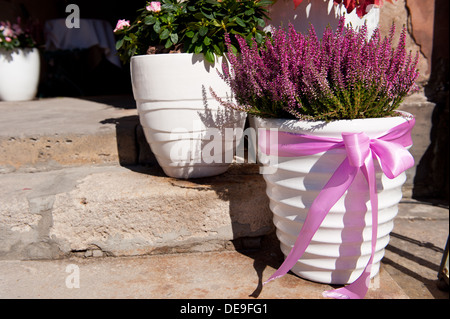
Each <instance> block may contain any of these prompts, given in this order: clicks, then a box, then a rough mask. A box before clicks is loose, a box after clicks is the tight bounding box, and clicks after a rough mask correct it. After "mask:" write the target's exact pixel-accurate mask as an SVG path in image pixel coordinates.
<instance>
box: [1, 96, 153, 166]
mask: <svg viewBox="0 0 450 319" xmlns="http://www.w3.org/2000/svg"><path fill="white" fill-rule="evenodd" d="M0 112H1V113H2V116H1V117H0V173H9V172H14V171H20V172H36V171H45V170H51V169H57V168H61V167H66V166H74V165H91V164H119V163H120V164H123V165H136V164H139V162H141V163H146V162H152V161H153V162H154V158H153V156H151V152H150V151H149V147H148V145H147V143H145V138H144V137H143V135H142V132H141V131H140V129H141V127H140V125H139V118H138V115H137V111H136V107H135V103H134V100H133V97H132V96H110V97H97V98H95V97H92V98H90V99H81V98H67V97H63V98H48V99H41V100H34V101H25V102H0ZM139 143H141V145H140V144H139ZM149 155H150V158H145V156H147V157H148V156H149Z"/></svg>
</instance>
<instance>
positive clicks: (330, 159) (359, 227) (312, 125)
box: [255, 117, 406, 285]
mask: <svg viewBox="0 0 450 319" xmlns="http://www.w3.org/2000/svg"><path fill="white" fill-rule="evenodd" d="M404 121H406V120H405V119H404V118H403V117H391V118H384V119H363V120H352V121H349V120H345V121H334V122H330V123H328V124H325V123H324V122H305V121H295V120H280V119H261V118H255V125H256V126H257V127H258V128H278V129H279V130H281V131H287V132H295V133H302V134H307V135H319V136H324V137H338V138H341V133H342V132H348V133H359V132H365V133H366V134H367V135H368V136H369V137H371V138H374V137H379V136H380V135H381V134H382V133H384V132H386V131H388V130H389V129H390V128H392V127H395V126H397V125H399V124H401V123H403V122H404ZM345 156H346V155H345V150H344V149H335V150H331V151H327V152H324V153H320V154H317V155H311V156H303V157H277V159H275V158H272V156H267V155H265V154H262V153H259V160H260V161H261V162H262V163H263V164H264V165H265V166H270V165H274V164H273V163H276V162H278V165H277V167H276V168H277V169H276V171H275V172H274V173H273V174H265V175H264V179H265V181H266V183H267V195H268V197H269V199H270V208H271V210H272V212H273V214H274V218H273V221H274V224H275V226H276V232H277V236H278V238H279V240H280V245H281V250H282V251H283V253H284V255H285V256H287V255H288V254H289V252H290V250H291V248H292V246H293V245H294V242H295V240H296V238H297V236H298V234H299V232H300V229H301V227H302V225H303V223H304V221H305V218H306V215H307V213H308V209H309V207H310V206H311V203H312V202H313V201H314V199H315V198H316V196H317V195H318V193H319V192H320V190H321V189H322V188H323V187H324V186H325V184H326V182H327V181H328V180H329V179H330V178H331V176H332V174H333V173H334V171H335V170H336V169H337V167H338V166H339V165H340V164H341V162H342V161H343V160H344V158H345ZM375 168H376V172H377V173H376V176H377V192H378V200H379V214H378V221H379V224H378V240H377V244H376V252H375V256H374V261H373V266H372V272H371V277H374V276H375V275H376V274H377V273H378V271H379V268H380V260H381V259H382V258H383V256H384V249H385V247H386V245H387V244H388V242H389V233H390V232H391V230H392V229H393V225H394V222H393V220H394V217H395V216H396V214H397V212H398V205H397V204H398V203H399V201H400V200H401V198H402V185H403V183H404V182H405V180H406V175H405V173H402V174H401V175H400V176H398V177H396V178H394V179H389V178H387V177H386V176H385V175H384V174H383V172H381V170H380V167H379V165H378V163H377V162H376V161H375ZM362 221H364V222H362ZM371 223H372V221H371V206H370V202H369V191H368V189H367V182H366V181H365V179H364V176H363V175H362V173H358V176H357V177H356V178H355V181H354V182H353V184H352V186H351V187H350V188H349V190H348V191H347V192H346V194H344V196H343V197H342V198H341V199H340V200H339V201H338V202H337V203H336V204H335V205H334V206H333V207H332V209H331V210H330V212H329V213H328V214H327V216H326V217H325V219H324V220H323V222H322V224H321V226H320V228H319V229H318V231H317V232H316V233H315V235H314V237H313V238H312V241H311V243H310V245H309V246H308V248H307V250H306V251H305V253H304V254H303V256H302V257H301V258H300V259H299V260H298V262H297V264H296V265H295V266H294V267H293V268H292V269H291V271H292V272H293V273H295V274H297V275H298V276H300V277H302V278H305V279H309V280H312V281H316V282H321V283H327V284H339V285H340V284H347V283H351V282H353V281H354V280H356V279H357V278H358V277H359V276H360V275H361V273H362V271H363V270H364V267H365V266H366V265H367V262H368V260H369V258H370V255H371V229H372V225H371ZM355 238H357V240H355Z"/></svg>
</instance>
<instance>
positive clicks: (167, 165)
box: [131, 53, 246, 178]
mask: <svg viewBox="0 0 450 319" xmlns="http://www.w3.org/2000/svg"><path fill="white" fill-rule="evenodd" d="M221 65H222V59H221V58H218V59H217V61H216V63H215V64H214V65H213V64H211V63H209V62H206V61H205V60H204V59H203V55H196V54H190V53H182V54H157V55H142V56H135V57H133V58H132V59H131V76H132V84H133V93H134V98H135V100H136V104H137V109H138V112H139V117H140V122H141V125H142V127H143V129H144V133H145V136H146V139H147V141H148V143H149V144H150V148H151V150H152V152H153V153H154V154H155V156H156V159H157V161H158V163H159V165H160V166H161V167H162V169H163V170H164V172H165V173H166V174H167V175H168V176H171V177H175V178H198V177H206V176H213V175H218V174H222V173H224V172H225V171H226V170H227V169H228V167H229V165H230V163H231V161H232V159H230V154H232V153H233V151H234V149H235V144H236V140H238V141H239V140H240V138H241V134H239V132H237V133H238V134H233V129H234V128H240V129H241V130H240V132H241V133H242V130H243V127H244V124H245V119H246V114H245V113H242V112H237V111H234V110H230V109H227V108H225V107H223V106H221V105H220V103H218V102H217V101H216V100H215V99H214V98H213V97H212V96H211V94H210V87H212V88H213V89H214V91H215V92H216V94H217V95H218V96H219V97H222V98H225V99H226V98H227V97H228V98H229V97H230V96H231V91H230V89H229V87H228V86H227V84H226V83H225V82H224V81H223V80H222V79H221V78H220V77H219V75H218V73H217V69H216V68H217V67H219V68H220V67H221ZM230 133H231V134H230ZM225 154H226V155H225ZM231 157H232V156H231Z"/></svg>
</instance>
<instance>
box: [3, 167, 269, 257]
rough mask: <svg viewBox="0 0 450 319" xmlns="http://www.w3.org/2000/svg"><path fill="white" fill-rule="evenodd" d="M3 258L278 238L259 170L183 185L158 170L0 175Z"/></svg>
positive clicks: (154, 250)
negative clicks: (270, 236)
mask: <svg viewBox="0 0 450 319" xmlns="http://www.w3.org/2000/svg"><path fill="white" fill-rule="evenodd" d="M0 185H2V187H1V190H0V203H1V206H0V259H55V258H62V257H67V256H72V255H74V254H75V255H80V254H81V255H86V256H91V255H97V256H98V255H101V256H103V255H104V256H136V255H149V254H161V253H179V252H196V251H214V250H224V249H234V248H235V247H236V246H237V247H239V246H240V245H243V246H247V247H258V245H259V240H260V239H259V238H260V237H261V236H264V235H267V234H269V233H271V232H273V223H272V213H271V212H270V209H269V205H268V199H267V197H266V196H263V195H264V194H265V193H264V192H265V183H264V180H263V178H262V177H261V176H260V175H259V173H258V167H256V166H250V167H245V168H244V166H242V165H239V166H238V165H233V166H232V167H231V168H230V170H229V171H228V172H227V173H226V174H223V175H221V176H217V177H211V178H203V179H196V180H193V181H183V180H177V179H173V178H169V177H166V176H165V175H164V174H163V172H162V170H161V169H160V168H158V167H153V168H144V167H142V166H136V167H128V168H127V167H122V166H119V165H117V166H105V165H100V166H93V165H91V166H86V165H85V166H79V167H68V168H63V169H58V170H51V171H45V172H36V173H33V174H31V173H23V172H15V173H9V174H0Z"/></svg>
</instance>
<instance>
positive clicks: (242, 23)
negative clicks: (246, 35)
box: [235, 17, 245, 28]
mask: <svg viewBox="0 0 450 319" xmlns="http://www.w3.org/2000/svg"><path fill="white" fill-rule="evenodd" d="M235 21H236V23H237V24H239V25H240V26H241V27H244V28H245V23H244V21H242V19H241V18H239V17H236V19H235Z"/></svg>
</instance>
